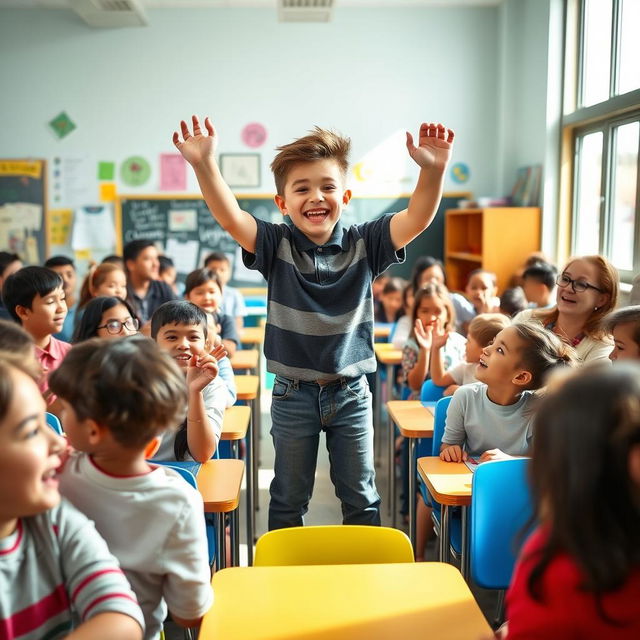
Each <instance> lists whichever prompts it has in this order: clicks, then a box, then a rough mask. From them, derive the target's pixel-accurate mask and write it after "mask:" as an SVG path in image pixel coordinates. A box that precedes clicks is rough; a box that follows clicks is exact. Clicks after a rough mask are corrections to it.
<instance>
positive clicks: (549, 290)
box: [522, 262, 558, 309]
mask: <svg viewBox="0 0 640 640" xmlns="http://www.w3.org/2000/svg"><path fill="white" fill-rule="evenodd" d="M557 277H558V270H557V269H556V268H555V267H554V266H553V265H552V264H549V263H548V262H536V263H535V264H533V265H531V266H530V267H527V268H526V269H525V270H524V273H523V274H522V289H523V290H524V295H525V297H526V298H527V300H528V301H529V304H530V306H531V307H533V308H538V309H549V308H550V307H553V305H554V304H555V303H556V295H555V294H556V291H555V289H556V279H557Z"/></svg>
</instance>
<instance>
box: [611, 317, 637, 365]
mask: <svg viewBox="0 0 640 640" xmlns="http://www.w3.org/2000/svg"><path fill="white" fill-rule="evenodd" d="M637 331H638V329H637V327H636V325H635V324H634V323H632V322H625V323H624V324H618V325H616V326H615V327H614V328H613V331H612V333H613V342H614V347H613V351H612V352H611V353H610V354H609V358H610V359H611V360H640V345H639V344H638V343H637V342H636V334H637Z"/></svg>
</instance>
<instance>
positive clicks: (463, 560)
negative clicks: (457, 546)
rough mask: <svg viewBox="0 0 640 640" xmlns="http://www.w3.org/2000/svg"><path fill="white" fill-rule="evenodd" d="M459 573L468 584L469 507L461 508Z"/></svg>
mask: <svg viewBox="0 0 640 640" xmlns="http://www.w3.org/2000/svg"><path fill="white" fill-rule="evenodd" d="M460 573H461V574H462V577H463V578H464V579H465V580H466V581H467V582H469V507H462V550H461V553H460Z"/></svg>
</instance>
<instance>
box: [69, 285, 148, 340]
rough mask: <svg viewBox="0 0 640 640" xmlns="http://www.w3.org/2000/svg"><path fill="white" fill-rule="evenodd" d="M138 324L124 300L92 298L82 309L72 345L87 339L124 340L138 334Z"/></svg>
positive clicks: (105, 297)
mask: <svg viewBox="0 0 640 640" xmlns="http://www.w3.org/2000/svg"><path fill="white" fill-rule="evenodd" d="M139 328H140V323H139V322H138V318H136V316H135V313H134V312H133V309H132V308H131V306H130V305H129V303H128V302H127V301H126V300H123V299H122V298H114V297H112V296H98V297H97V298H93V300H91V301H90V302H89V304H88V305H87V306H86V307H85V308H84V313H83V314H82V320H80V324H79V325H78V326H77V327H76V332H75V333H74V334H73V343H74V344H77V343H78V342H84V341H85V340H89V338H96V337H98V338H106V339H108V340H110V339H114V338H124V337H126V336H132V335H134V334H136V333H137V332H138V329H139Z"/></svg>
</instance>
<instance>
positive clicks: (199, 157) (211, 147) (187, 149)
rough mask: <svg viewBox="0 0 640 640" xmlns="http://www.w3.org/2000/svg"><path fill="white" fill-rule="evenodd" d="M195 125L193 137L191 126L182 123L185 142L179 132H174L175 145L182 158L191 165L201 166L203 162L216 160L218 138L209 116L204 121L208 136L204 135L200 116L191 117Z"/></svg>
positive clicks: (181, 127)
mask: <svg viewBox="0 0 640 640" xmlns="http://www.w3.org/2000/svg"><path fill="white" fill-rule="evenodd" d="M191 121H192V123H193V135H192V134H191V132H190V131H189V126H188V125H187V123H186V122H185V121H184V120H181V121H180V130H181V131H182V138H183V141H182V142H180V135H179V134H178V132H177V131H174V132H173V144H174V145H175V146H176V148H177V149H178V151H179V152H180V153H181V154H182V157H183V158H184V159H185V160H186V161H187V162H188V163H189V164H191V165H194V166H195V165H197V164H200V163H201V162H202V161H203V160H207V159H211V160H214V154H215V151H216V147H217V146H218V136H217V135H216V131H215V129H214V128H213V125H212V124H211V120H209V117H208V116H207V117H206V118H205V119H204V126H205V128H206V129H207V133H208V135H205V134H204V133H202V129H201V128H200V121H199V120H198V116H191Z"/></svg>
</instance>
